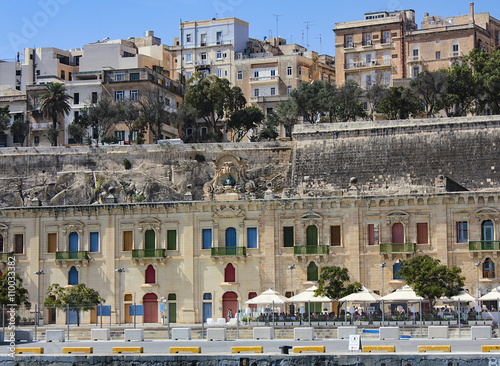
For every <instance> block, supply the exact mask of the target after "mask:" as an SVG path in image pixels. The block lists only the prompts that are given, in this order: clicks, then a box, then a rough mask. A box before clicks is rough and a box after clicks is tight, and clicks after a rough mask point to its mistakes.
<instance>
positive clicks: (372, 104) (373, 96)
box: [365, 83, 389, 120]
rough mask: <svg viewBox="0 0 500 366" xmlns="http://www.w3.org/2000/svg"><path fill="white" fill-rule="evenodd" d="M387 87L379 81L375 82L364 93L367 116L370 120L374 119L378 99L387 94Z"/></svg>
mask: <svg viewBox="0 0 500 366" xmlns="http://www.w3.org/2000/svg"><path fill="white" fill-rule="evenodd" d="M388 91H389V89H388V88H387V86H385V85H384V84H381V83H375V84H373V86H372V87H371V88H369V89H368V90H367V91H366V93H365V98H366V101H367V102H368V111H369V113H368V116H369V117H370V119H371V120H373V119H374V117H373V116H374V114H375V112H376V111H377V109H378V106H379V104H380V101H381V100H382V99H384V98H385V97H386V96H387V93H388Z"/></svg>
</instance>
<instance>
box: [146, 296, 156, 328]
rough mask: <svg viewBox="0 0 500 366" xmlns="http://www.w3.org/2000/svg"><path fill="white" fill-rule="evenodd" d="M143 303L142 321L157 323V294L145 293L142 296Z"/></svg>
mask: <svg viewBox="0 0 500 366" xmlns="http://www.w3.org/2000/svg"><path fill="white" fill-rule="evenodd" d="M142 303H143V305H144V323H158V296H156V295H155V294H146V295H144V297H143V298H142Z"/></svg>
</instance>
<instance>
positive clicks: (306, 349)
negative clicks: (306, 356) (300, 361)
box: [293, 346, 325, 353]
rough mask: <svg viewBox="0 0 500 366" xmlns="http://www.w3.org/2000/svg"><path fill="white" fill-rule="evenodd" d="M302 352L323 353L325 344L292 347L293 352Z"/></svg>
mask: <svg viewBox="0 0 500 366" xmlns="http://www.w3.org/2000/svg"><path fill="white" fill-rule="evenodd" d="M302 352H319V353H325V346H300V347H293V353H302Z"/></svg>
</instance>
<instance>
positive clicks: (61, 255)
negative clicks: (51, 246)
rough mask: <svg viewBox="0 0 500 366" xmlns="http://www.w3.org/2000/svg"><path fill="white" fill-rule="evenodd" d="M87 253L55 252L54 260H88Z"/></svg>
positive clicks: (82, 251)
mask: <svg viewBox="0 0 500 366" xmlns="http://www.w3.org/2000/svg"><path fill="white" fill-rule="evenodd" d="M88 259H89V252H87V251H85V250H80V251H67V252H56V260H59V261H68V260H70V261H71V260H74V261H75V260H88Z"/></svg>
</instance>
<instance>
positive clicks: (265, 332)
mask: <svg viewBox="0 0 500 366" xmlns="http://www.w3.org/2000/svg"><path fill="white" fill-rule="evenodd" d="M253 339H273V328H271V327H254V328H253Z"/></svg>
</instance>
